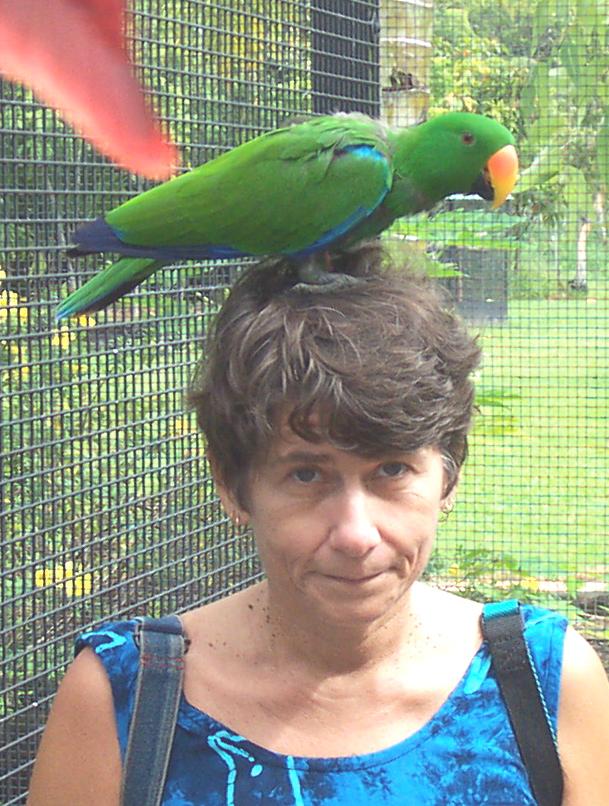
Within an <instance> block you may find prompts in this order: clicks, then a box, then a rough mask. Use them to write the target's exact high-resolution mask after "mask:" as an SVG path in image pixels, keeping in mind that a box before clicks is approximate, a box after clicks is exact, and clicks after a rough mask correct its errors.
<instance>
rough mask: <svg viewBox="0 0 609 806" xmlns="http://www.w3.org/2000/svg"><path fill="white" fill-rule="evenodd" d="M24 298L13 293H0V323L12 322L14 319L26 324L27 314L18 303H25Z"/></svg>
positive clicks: (25, 309)
mask: <svg viewBox="0 0 609 806" xmlns="http://www.w3.org/2000/svg"><path fill="white" fill-rule="evenodd" d="M25 301H26V300H25V298H24V297H20V296H19V294H16V293H15V292H14V291H0V321H4V322H6V321H9V322H12V321H14V319H15V317H17V319H19V321H20V322H23V323H26V322H27V320H28V316H29V312H28V309H27V308H24V307H23V306H22V305H20V304H19V303H21V302H25Z"/></svg>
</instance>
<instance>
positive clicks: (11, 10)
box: [0, 0, 178, 179]
mask: <svg viewBox="0 0 609 806" xmlns="http://www.w3.org/2000/svg"><path fill="white" fill-rule="evenodd" d="M123 6H124V0H0V72H1V73H2V74H4V75H5V76H6V77H7V78H9V79H11V80H12V81H18V82H20V83H22V84H25V85H27V86H28V87H30V88H31V89H32V90H33V92H34V93H35V95H36V96H37V97H38V98H39V99H40V100H41V101H42V102H43V103H45V104H48V105H49V106H52V107H55V108H56V109H57V110H58V111H59V112H60V114H61V115H62V116H63V117H64V118H65V119H66V120H67V121H68V122H69V123H70V124H71V125H72V126H74V128H76V129H77V130H78V131H79V132H80V133H82V134H83V136H84V137H86V138H87V139H88V140H90V142H91V143H93V145H95V147H96V148H98V149H99V150H100V151H101V152H102V153H103V154H105V155H106V156H107V157H109V158H110V159H112V160H113V161H114V162H116V163H117V164H118V165H121V166H122V167H124V168H128V169H129V170H130V171H133V172H134V173H138V174H141V175H142V176H146V177H149V178H151V179H166V178H167V177H169V176H170V175H171V173H172V168H173V166H174V165H175V164H176V163H177V161H178V156H177V150H176V148H175V146H174V145H173V144H171V143H170V142H168V141H167V140H166V138H165V137H164V136H163V134H162V132H161V129H160V127H159V125H158V123H157V122H156V121H155V119H154V116H153V115H152V113H151V111H150V110H149V109H148V107H147V105H146V101H145V99H144V95H143V92H142V90H141V87H140V86H139V84H138V82H137V80H136V78H135V76H134V74H133V69H132V66H131V63H130V60H129V56H128V53H127V49H126V47H125V41H124V31H123V12H124V8H123Z"/></svg>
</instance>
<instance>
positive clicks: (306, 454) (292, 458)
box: [275, 450, 332, 464]
mask: <svg viewBox="0 0 609 806" xmlns="http://www.w3.org/2000/svg"><path fill="white" fill-rule="evenodd" d="M275 458H276V460H277V461H278V462H281V463H282V464H291V463H293V462H302V463H304V464H306V463H314V464H325V463H328V462H331V461H332V457H331V455H330V454H329V453H317V452H316V451H299V450H294V451H288V452H287V453H279V454H277V456H276V457H275Z"/></svg>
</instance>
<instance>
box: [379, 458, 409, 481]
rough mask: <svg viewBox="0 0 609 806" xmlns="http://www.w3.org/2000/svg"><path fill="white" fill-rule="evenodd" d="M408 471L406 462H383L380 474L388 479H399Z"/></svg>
mask: <svg viewBox="0 0 609 806" xmlns="http://www.w3.org/2000/svg"><path fill="white" fill-rule="evenodd" d="M407 471H408V465H406V464H404V462H383V464H382V465H381V466H380V467H379V470H378V472H379V476H383V477H385V478H388V479H397V478H399V477H400V476H403V475H404V474H405V473H406V472H407Z"/></svg>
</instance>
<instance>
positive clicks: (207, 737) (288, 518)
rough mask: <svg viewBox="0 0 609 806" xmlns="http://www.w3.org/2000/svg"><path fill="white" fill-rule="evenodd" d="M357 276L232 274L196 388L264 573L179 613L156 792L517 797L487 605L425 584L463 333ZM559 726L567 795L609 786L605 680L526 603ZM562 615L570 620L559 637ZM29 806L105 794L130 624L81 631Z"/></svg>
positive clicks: (130, 646) (99, 805)
mask: <svg viewBox="0 0 609 806" xmlns="http://www.w3.org/2000/svg"><path fill="white" fill-rule="evenodd" d="M344 264H345V265H344V266H340V267H338V268H340V270H341V271H345V272H348V273H350V274H353V275H354V276H356V277H358V278H359V279H358V282H355V283H354V284H353V285H351V286H349V287H347V288H344V289H342V290H340V291H334V292H329V293H328V294H326V295H323V296H321V295H315V296H312V295H311V296H309V295H307V294H306V293H301V292H299V291H298V290H294V289H293V288H292V286H293V284H294V278H293V277H292V274H291V270H290V267H289V266H288V265H286V264H283V263H282V262H281V261H278V262H274V263H268V264H266V265H263V266H259V267H256V268H253V269H251V270H249V271H247V272H246V273H245V274H244V276H243V277H242V278H241V280H240V281H239V282H238V283H237V285H236V287H235V288H234V290H233V291H232V293H231V295H230V297H229V299H228V300H227V302H226V303H225V305H224V308H223V310H222V312H221V313H220V315H219V317H218V320H217V324H216V328H215V332H214V334H213V338H212V340H211V345H210V348H209V351H208V356H207V360H206V362H205V363H204V364H203V365H202V368H201V371H200V372H199V374H198V376H197V378H196V380H195V383H194V385H193V389H192V390H191V392H190V402H191V404H192V405H193V406H194V407H195V408H196V411H197V416H198V421H199V424H200V426H201V428H202V429H203V431H204V433H205V435H206V438H207V442H208V452H209V456H210V459H211V462H212V466H213V471H214V475H215V479H216V484H217V488H218V491H219V493H220V496H221V498H222V502H223V504H224V506H225V508H226V510H227V512H228V513H229V515H230V517H231V518H232V519H233V521H234V522H235V523H236V524H241V525H247V526H248V527H249V528H250V529H251V530H252V531H253V534H254V535H255V538H256V542H257V546H258V551H259V554H260V557H261V560H262V563H263V565H264V569H265V572H266V579H265V580H264V581H263V582H260V583H259V584H256V585H253V586H252V587H250V588H248V589H246V590H244V591H241V592H239V593H236V594H234V595H232V596H229V597H228V598H226V599H223V600H221V601H218V602H214V603H212V604H209V605H206V606H204V607H199V608H196V609H194V610H190V611H189V612H186V613H184V615H183V616H182V620H183V625H184V628H185V631H186V634H187V635H188V637H189V638H190V640H191V644H190V649H189V652H188V654H187V655H186V660H185V679H184V691H183V695H184V697H183V700H182V702H181V705H180V713H179V717H178V726H177V729H176V735H175V738H174V745H173V751H172V757H171V761H170V765H169V772H168V778H167V784H166V787H165V793H164V799H163V803H164V804H173V805H176V804H206V805H207V804H250V803H279V804H349V806H352V805H353V804H372V805H373V806H374V804H416V806H419V804H421V805H422V804H438V806H439V805H440V804H441V805H442V806H446V804H460V805H461V804H478V803H488V804H495V806H497V805H498V804H518V806H526V804H533V803H535V800H534V798H533V795H532V792H531V788H530V785H529V783H528V779H527V774H526V771H525V769H524V767H523V764H522V762H521V760H520V756H519V753H518V748H517V745H516V742H515V739H514V736H513V733H512V731H511V728H510V725H509V720H508V716H507V713H506V710H505V706H504V704H503V701H502V698H501V695H500V694H499V691H498V687H497V683H496V681H495V679H494V674H493V671H492V670H491V669H490V668H489V666H490V661H489V653H488V648H487V646H486V644H485V643H483V642H482V636H481V631H480V615H481V606H480V605H479V604H477V603H476V602H473V601H468V600H466V599H462V598H459V597H457V596H454V595H451V594H449V593H445V592H442V591H439V590H436V589H434V588H432V587H430V586H428V585H426V584H424V583H422V582H421V581H420V576H421V574H422V572H423V570H424V569H425V566H426V564H427V561H428V559H429V556H430V552H431V549H432V545H433V541H434V537H435V533H436V527H437V523H438V519H439V516H440V514H441V513H442V511H443V510H445V509H447V508H449V507H450V505H451V502H452V498H453V496H454V493H455V489H456V484H457V480H458V474H459V469H460V467H461V464H462V463H463V460H464V458H465V455H466V446H467V442H466V439H467V431H468V428H469V425H470V420H471V415H472V408H473V389H472V384H471V381H470V379H469V376H470V374H471V372H472V370H473V369H474V368H475V367H476V365H477V363H478V360H479V350H478V347H477V345H476V343H475V342H474V341H473V340H472V339H471V338H470V337H469V336H468V335H467V333H466V331H465V329H464V328H463V326H462V325H461V323H460V322H459V320H458V319H457V318H455V317H454V316H453V314H452V313H451V312H449V311H448V310H447V307H446V302H445V300H444V299H443V298H442V297H441V296H440V295H439V294H438V292H437V291H435V290H434V289H433V288H432V286H431V285H430V284H429V283H428V282H427V281H425V280H423V279H421V278H417V277H413V276H411V275H409V274H407V273H406V272H404V271H401V272H395V271H393V270H391V269H390V268H388V267H383V266H382V265H381V264H382V260H381V256H380V253H379V251H378V249H377V248H376V247H370V246H368V247H365V248H361V249H359V250H357V251H354V252H352V253H350V254H347V255H346V256H345V257H344ZM525 619H526V628H525V636H526V639H527V643H528V645H529V648H530V652H531V654H532V655H533V658H534V661H535V663H536V666H537V669H538V674H539V677H540V680H541V683H542V687H543V689H544V694H545V698H546V703H547V708H548V711H549V715H550V718H551V720H552V721H553V723H554V724H556V723H557V724H558V744H559V751H560V756H561V760H562V766H563V771H564V776H565V797H564V804H568V806H605V805H606V804H607V803H609V755H608V753H609V751H608V748H609V685H608V684H607V680H606V677H605V675H604V671H603V669H602V667H601V664H600V662H599V660H598V658H597V657H596V655H595V653H594V652H593V650H592V649H591V648H590V647H589V645H588V644H587V643H586V642H585V641H584V640H583V639H582V638H580V637H579V636H578V635H577V634H576V633H575V632H573V631H572V630H571V629H566V624H565V622H564V619H562V618H561V617H559V616H557V615H554V614H552V613H550V612H548V611H543V610H539V609H535V608H526V609H525ZM565 630H566V632H565ZM79 648H80V649H82V651H81V652H80V653H79V654H78V657H77V658H76V660H75V662H74V663H73V665H72V667H71V668H70V670H69V671H68V673H67V675H66V677H65V679H64V681H63V683H62V685H61V686H60V690H59V692H58V695H57V698H56V701H55V705H54V708H53V711H52V714H51V717H50V719H49V723H48V726H47V729H46V732H45V736H44V739H43V742H42V745H41V749H40V753H39V757H38V760H37V764H36V769H35V773H34V776H33V780H32V788H31V796H30V800H29V803H30V806H38V805H39V804H45V806H49V805H51V806H53V805H54V804H61V806H64V804H70V805H71V806H80V804H87V805H88V804H96V806H116V804H117V803H118V801H119V787H120V778H121V754H124V751H125V743H126V734H127V725H128V721H129V715H130V710H131V708H132V698H133V686H134V681H135V675H136V672H137V660H138V656H137V650H136V648H135V645H134V643H133V622H123V623H121V624H115V625H112V626H111V627H106V628H102V629H101V630H99V631H97V632H95V633H90V634H88V635H86V636H84V637H83V638H82V639H81V641H80V644H79Z"/></svg>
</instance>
